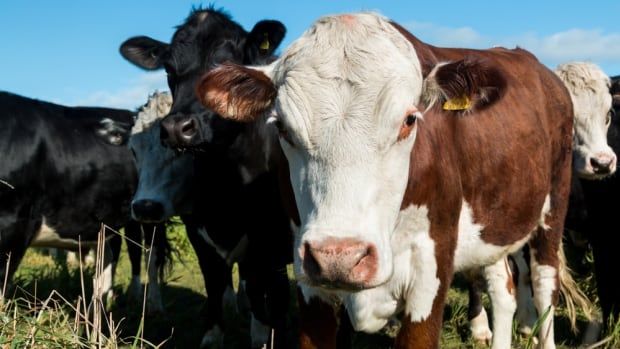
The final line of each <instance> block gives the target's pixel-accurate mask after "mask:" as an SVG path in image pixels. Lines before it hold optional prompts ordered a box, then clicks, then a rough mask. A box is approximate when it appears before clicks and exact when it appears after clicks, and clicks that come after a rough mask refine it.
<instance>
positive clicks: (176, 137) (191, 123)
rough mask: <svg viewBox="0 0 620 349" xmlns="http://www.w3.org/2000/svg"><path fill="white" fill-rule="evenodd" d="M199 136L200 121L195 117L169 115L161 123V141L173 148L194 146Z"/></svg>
mask: <svg viewBox="0 0 620 349" xmlns="http://www.w3.org/2000/svg"><path fill="white" fill-rule="evenodd" d="M197 135H198V121H197V120H196V119H195V118H194V117H193V116H189V117H185V116H182V115H169V116H167V117H166V118H164V119H163V120H162V122H161V134H160V139H161V141H162V142H163V143H164V144H165V145H167V146H169V147H171V148H184V147H189V146H191V145H193V144H194V143H195V141H196V138H197Z"/></svg>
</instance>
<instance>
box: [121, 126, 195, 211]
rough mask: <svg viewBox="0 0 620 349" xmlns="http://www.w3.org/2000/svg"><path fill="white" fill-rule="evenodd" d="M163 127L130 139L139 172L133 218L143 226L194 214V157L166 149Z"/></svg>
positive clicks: (133, 201)
mask: <svg viewBox="0 0 620 349" xmlns="http://www.w3.org/2000/svg"><path fill="white" fill-rule="evenodd" d="M159 123H160V121H157V122H155V123H154V124H152V125H151V126H150V127H149V128H147V129H145V130H143V131H142V132H140V133H135V134H132V136H131V138H130V139H129V147H130V148H131V151H132V153H133V155H134V160H135V162H136V167H137V169H138V189H137V190H136V193H135V194H134V197H133V200H132V202H131V215H132V217H133V218H134V219H135V220H137V221H139V222H145V223H154V222H163V221H165V220H166V219H168V218H170V217H172V216H174V215H180V214H187V213H191V207H192V201H191V195H190V193H191V192H192V190H191V187H192V180H193V177H194V176H193V171H194V167H193V166H194V162H193V156H192V155H191V154H187V153H186V154H180V153H177V152H175V151H174V150H172V149H170V148H168V147H164V146H163V145H162V144H161V141H160V140H159V133H160V131H159V129H160V128H159V126H160V125H159Z"/></svg>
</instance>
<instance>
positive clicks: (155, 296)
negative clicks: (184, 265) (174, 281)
mask: <svg viewBox="0 0 620 349" xmlns="http://www.w3.org/2000/svg"><path fill="white" fill-rule="evenodd" d="M158 235H161V236H163V237H164V239H165V231H157V227H156V226H150V225H149V226H144V240H145V241H147V243H148V244H149V245H150V244H151V241H152V242H153V245H152V246H150V248H151V251H150V252H149V253H148V254H147V255H146V256H145V258H147V275H148V284H147V285H148V286H147V291H146V297H147V298H146V313H147V314H148V315H149V316H155V315H157V314H162V313H164V304H163V302H162V299H161V286H160V283H159V266H160V264H161V263H162V261H161V260H162V259H163V258H162V256H163V251H162V250H163V246H162V244H161V239H159V238H158Z"/></svg>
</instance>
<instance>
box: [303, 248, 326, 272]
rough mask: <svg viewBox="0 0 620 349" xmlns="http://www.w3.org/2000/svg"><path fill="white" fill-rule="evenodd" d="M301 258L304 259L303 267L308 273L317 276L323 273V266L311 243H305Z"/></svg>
mask: <svg viewBox="0 0 620 349" xmlns="http://www.w3.org/2000/svg"><path fill="white" fill-rule="evenodd" d="M301 258H302V259H303V268H304V271H305V272H306V275H308V276H309V277H317V276H319V275H320V274H321V266H320V265H319V262H318V261H317V260H316V257H315V256H314V253H313V250H312V247H311V246H310V243H308V242H306V243H304V247H303V250H302V251H301Z"/></svg>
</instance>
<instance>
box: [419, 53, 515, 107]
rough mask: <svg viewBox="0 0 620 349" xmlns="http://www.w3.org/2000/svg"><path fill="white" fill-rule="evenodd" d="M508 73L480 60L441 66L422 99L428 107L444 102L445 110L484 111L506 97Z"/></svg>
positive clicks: (423, 93) (462, 61)
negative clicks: (505, 75) (505, 74)
mask: <svg viewBox="0 0 620 349" xmlns="http://www.w3.org/2000/svg"><path fill="white" fill-rule="evenodd" d="M505 90H506V78H505V77H504V74H503V73H502V72H501V71H500V70H499V69H498V68H497V67H495V66H493V65H492V64H490V63H488V62H485V61H483V60H481V59H479V58H470V57H468V58H465V59H462V60H459V61H456V62H451V63H444V64H438V65H436V66H435V68H433V70H432V71H431V72H430V73H429V75H428V77H427V78H426V79H425V81H424V88H423V91H422V99H423V101H424V103H425V104H426V106H427V107H429V106H432V105H433V104H435V103H440V105H441V107H442V108H443V109H444V110H450V111H471V110H475V109H478V110H479V109H484V108H486V107H488V106H491V105H493V103H495V102H496V101H498V100H499V99H501V98H502V96H503V94H504V92H505Z"/></svg>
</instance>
